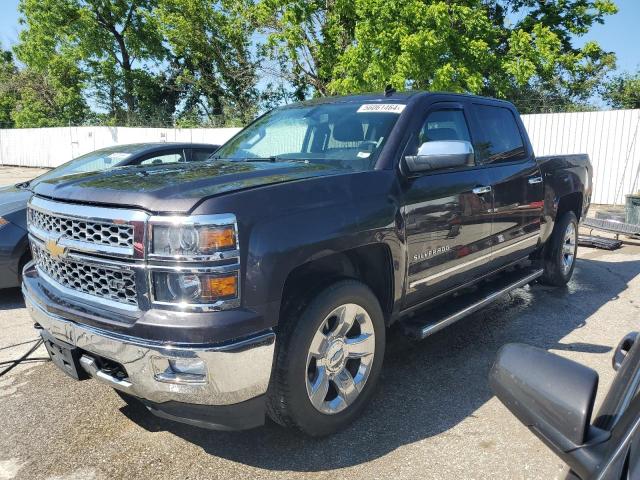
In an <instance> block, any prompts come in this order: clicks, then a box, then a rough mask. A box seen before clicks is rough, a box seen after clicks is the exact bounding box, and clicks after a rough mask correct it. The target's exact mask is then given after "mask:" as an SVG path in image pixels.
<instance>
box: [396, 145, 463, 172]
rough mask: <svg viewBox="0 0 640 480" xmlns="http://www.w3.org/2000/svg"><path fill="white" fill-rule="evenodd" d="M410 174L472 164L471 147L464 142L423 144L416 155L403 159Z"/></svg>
mask: <svg viewBox="0 0 640 480" xmlns="http://www.w3.org/2000/svg"><path fill="white" fill-rule="evenodd" d="M405 162H406V165H407V168H408V169H409V171H410V172H414V173H415V172H424V171H427V170H439V169H443V168H456V167H464V166H471V165H473V164H474V151H473V146H472V145H471V143H470V142H467V141H466V140H438V141H433V142H424V143H423V144H422V145H420V148H419V149H418V153H417V155H410V156H406V157H405Z"/></svg>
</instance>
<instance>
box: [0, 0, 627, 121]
mask: <svg viewBox="0 0 640 480" xmlns="http://www.w3.org/2000/svg"><path fill="white" fill-rule="evenodd" d="M19 10H20V14H21V22H22V24H23V25H24V29H23V30H22V31H21V33H20V38H19V43H18V45H16V46H15V48H14V53H15V55H16V57H17V61H18V62H19V63H18V62H17V61H16V59H14V58H13V55H12V53H11V52H3V51H2V50H0V95H1V97H0V122H1V124H2V125H7V126H43V125H60V124H67V123H73V124H82V123H87V122H97V123H101V124H108V125H146V126H165V125H179V126H185V127H186V126H199V125H207V126H231V125H233V126H235V125H244V124H246V123H247V122H248V121H249V120H250V119H251V118H253V117H255V115H256V114H258V113H259V112H260V111H263V110H264V109H267V108H271V107H273V106H275V105H278V104H281V103H284V102H288V101H290V100H292V99H293V100H303V99H306V98H308V97H309V96H320V95H328V94H346V93H358V92H363V91H382V90H383V89H384V88H385V86H386V85H389V84H391V85H393V86H394V87H395V88H396V89H399V90H401V89H408V88H415V89H426V90H447V91H455V92H467V93H475V94H482V95H489V96H495V97H499V98H507V99H510V100H512V101H514V102H515V103H516V105H517V106H518V107H519V108H520V109H521V110H522V111H523V112H526V113H529V112H536V111H553V110H558V109H563V110H572V109H583V108H588V103H589V101H591V99H592V98H593V96H594V94H595V93H596V92H597V91H598V88H599V85H601V84H602V83H603V82H604V80H605V78H606V77H607V75H609V74H610V72H611V70H612V69H613V68H615V56H614V55H613V54H612V53H609V52H605V51H604V50H603V49H602V48H601V47H600V46H599V45H598V44H597V43H595V42H586V43H584V44H583V45H582V46H580V47H579V46H577V45H576V44H577V42H578V40H577V39H578V37H581V36H584V35H585V34H587V33H588V32H589V31H590V29H591V28H592V26H593V25H595V24H599V23H603V22H604V20H605V18H606V16H607V15H610V14H613V13H615V12H616V11H617V9H616V6H615V5H614V3H613V1H612V0H562V1H542V0H20V3H19ZM638 82H639V80H638V76H637V75H636V76H635V77H631V76H628V75H627V76H619V77H614V78H613V79H612V80H611V81H609V82H608V83H607V84H606V88H604V89H603V90H602V95H603V96H604V98H605V99H606V100H607V101H608V102H609V104H610V105H612V106H619V105H637V103H634V101H635V102H637V98H638V95H637V89H638V87H637V85H638ZM634 92H635V93H634ZM634 99H636V100H634ZM629 102H630V103H629ZM89 105H90V106H91V107H92V108H89Z"/></svg>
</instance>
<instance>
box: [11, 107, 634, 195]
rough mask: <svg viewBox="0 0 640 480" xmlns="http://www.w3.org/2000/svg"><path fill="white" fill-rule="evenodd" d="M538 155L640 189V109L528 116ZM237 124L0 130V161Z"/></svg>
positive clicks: (197, 134) (209, 136) (206, 138)
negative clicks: (576, 161) (587, 162)
mask: <svg viewBox="0 0 640 480" xmlns="http://www.w3.org/2000/svg"><path fill="white" fill-rule="evenodd" d="M522 119H523V121H524V124H525V126H526V128H527V131H528V132H529V137H530V138H531V142H532V143H533V147H534V150H535V152H536V154H537V155H553V154H569V153H588V154H589V156H590V157H591V162H592V163H593V167H594V195H593V198H592V201H593V202H594V203H606V204H615V203H617V204H622V203H624V195H625V194H628V193H632V192H635V191H637V190H638V189H640V181H639V178H638V176H639V173H640V146H638V143H639V142H640V138H639V136H640V110H611V111H602V112H576V113H549V114H537V115H523V116H522ZM238 130H239V129H238V128H185V129H178V128H128V127H60V128H33V129H31V128H28V129H10V130H0V165H18V166H26V167H56V166H58V165H60V164H62V163H64V162H66V161H67V160H70V159H71V158H75V157H77V156H79V155H82V154H84V153H87V152H91V151H93V150H97V149H99V148H104V147H108V146H112V145H118V144H125V143H138V142H193V143H214V144H221V143H224V142H225V141H227V140H228V139H229V138H231V136H233V135H234V134H235V133H236V132H237V131H238Z"/></svg>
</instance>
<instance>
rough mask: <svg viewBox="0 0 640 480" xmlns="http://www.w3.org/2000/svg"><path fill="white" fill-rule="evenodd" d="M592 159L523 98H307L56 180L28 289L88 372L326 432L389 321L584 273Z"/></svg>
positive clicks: (125, 386) (64, 349) (128, 387)
mask: <svg viewBox="0 0 640 480" xmlns="http://www.w3.org/2000/svg"><path fill="white" fill-rule="evenodd" d="M591 173H592V172H591V166H590V163H589V159H588V157H587V156H586V155H569V156H566V155H565V156H556V157H545V158H536V157H535V155H534V153H533V150H532V148H531V144H530V142H529V139H528V137H527V133H526V131H525V129H524V126H523V124H522V122H521V120H520V117H519V115H518V112H517V111H516V109H515V108H514V107H513V105H511V104H510V103H508V102H504V101H497V100H492V99H488V98H480V97H473V96H465V95H454V94H435V93H424V92H409V93H393V92H388V93H386V94H384V95H382V94H380V95H362V96H352V97H336V98H326V99H318V100H314V101H310V102H305V103H300V104H295V105H289V106H286V107H282V108H278V109H275V110H273V111H271V112H268V113H267V114H265V115H263V116H262V117H260V118H258V119H257V120H256V121H254V122H253V123H252V124H251V125H249V126H248V127H247V128H245V129H244V130H242V131H241V132H239V133H238V134H237V135H236V136H235V137H233V138H232V139H231V140H230V141H229V142H227V143H226V144H225V145H223V146H222V147H221V148H220V149H219V150H218V151H217V152H216V154H215V156H214V158H212V159H211V160H210V161H209V162H207V163H204V164H199V165H173V166H139V167H127V168H124V169H118V170H117V171H110V172H102V173H92V174H80V175H75V176H70V177H65V178H62V179H52V180H49V181H43V182H39V183H38V185H37V186H36V187H35V195H34V196H33V198H32V199H31V202H30V207H29V211H28V227H29V232H30V240H31V248H32V251H33V258H34V261H33V262H32V263H30V264H28V265H27V266H26V268H25V271H24V275H23V291H24V295H25V299H26V303H27V306H28V308H29V309H30V311H31V314H32V315H33V318H34V320H35V322H36V327H37V328H40V329H41V334H42V336H43V338H44V340H45V344H46V346H47V348H48V350H49V353H50V355H51V357H52V359H53V360H54V362H56V364H58V365H59V366H60V368H62V369H63V370H65V371H66V372H67V373H69V374H70V375H71V376H73V377H75V378H77V379H84V378H89V377H93V378H94V379H96V380H98V381H100V382H103V383H106V384H107V385H110V386H112V387H113V388H114V389H116V390H117V391H118V392H119V393H120V394H121V395H122V396H123V397H124V398H126V399H128V400H131V401H133V400H135V399H137V400H140V401H142V402H143V403H144V404H145V405H146V406H147V408H148V409H149V410H150V411H152V412H153V413H155V414H157V415H160V416H163V417H166V418H171V419H174V420H178V421H183V422H187V423H190V424H194V425H199V426H205V427H211V428H232V429H239V428H250V427H255V426H258V425H261V424H262V423H263V422H264V419H265V414H266V413H268V414H269V416H270V417H271V418H273V419H274V420H275V421H276V422H278V423H280V424H283V425H286V426H291V427H296V428H298V429H300V430H302V431H303V432H306V433H308V434H311V435H325V434H329V433H332V432H334V431H336V430H338V429H340V428H342V427H344V426H345V425H347V424H348V423H349V422H351V421H352V420H353V419H354V418H356V417H357V416H358V415H359V414H360V413H361V411H362V410H363V408H364V407H365V405H366V404H367V402H368V401H369V399H370V398H371V394H372V392H373V389H374V387H375V385H376V383H377V382H378V380H379V376H380V370H381V367H382V361H383V358H384V350H385V332H386V329H387V327H389V326H390V325H391V324H394V323H396V322H397V323H399V325H400V326H401V328H402V330H403V331H404V332H406V333H407V334H408V335H410V336H412V337H415V338H424V337H426V336H427V335H430V334H432V333H434V332H436V331H438V330H439V329H441V328H443V327H445V326H446V325H449V324H451V323H452V322H454V321H456V320H458V319H460V318H462V317H463V316H465V315H467V314H469V313H470V312H473V311H475V310H477V309H479V308H481V307H483V306H484V305H486V304H488V303H489V302H491V301H493V300H494V299H495V298H497V297H498V296H499V295H501V294H504V293H505V292H508V291H509V290H511V289H514V288H518V287H520V286H523V285H526V284H527V283H530V282H532V281H534V280H536V279H539V280H540V281H543V282H545V283H548V284H552V285H558V286H562V285H564V284H566V283H567V282H568V281H569V279H570V277H571V275H572V272H573V269H574V266H575V255H576V243H577V242H576V239H577V228H578V222H579V221H580V219H581V218H583V217H584V216H585V214H586V211H587V208H588V207H589V203H590V198H591ZM453 295H455V297H452V296H453ZM443 299H445V300H446V301H443ZM418 309H420V312H421V313H420V314H419V315H416V314H414V313H415V312H416V311H418ZM407 381H410V380H409V379H407ZM137 400H136V401H137Z"/></svg>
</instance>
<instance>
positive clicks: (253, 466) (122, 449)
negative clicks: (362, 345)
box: [0, 245, 640, 479]
mask: <svg viewBox="0 0 640 480" xmlns="http://www.w3.org/2000/svg"><path fill="white" fill-rule="evenodd" d="M580 257H581V258H580V261H579V263H578V265H577V268H576V273H575V276H574V279H573V280H572V282H571V283H570V284H569V286H568V288H566V289H553V288H547V287H543V286H540V285H534V286H532V287H526V288H523V289H519V290H517V291H516V292H514V293H513V294H511V295H510V296H508V297H505V298H504V299H502V300H501V301H499V302H498V303H496V304H494V305H493V306H492V307H490V308H488V309H486V310H484V311H482V312H478V313H476V314H474V315H472V316H470V317H467V318H466V319H464V320H462V321H460V322H458V323H457V324H455V325H453V326H451V327H449V328H448V329H446V330H444V331H442V332H440V333H438V334H436V335H434V336H433V337H430V338H428V339H427V340H425V341H423V342H420V343H413V342H410V341H408V340H406V339H404V338H403V337H401V336H400V335H399V334H397V333H394V332H392V333H391V335H390V339H389V346H388V352H387V356H386V359H385V366H384V368H383V374H382V379H381V380H382V381H381V385H380V388H379V389H378V390H377V393H376V395H375V396H374V400H373V404H372V405H371V406H370V407H369V408H368V410H367V411H366V412H365V414H364V416H363V417H362V418H361V419H359V420H358V421H357V422H356V423H355V424H354V425H353V426H352V427H350V428H349V429H347V430H346V431H344V432H342V433H339V434H337V435H334V436H332V437H329V438H325V439H319V440H317V439H309V438H305V437H302V436H300V435H297V434H295V433H293V432H290V431H287V430H284V429H281V428H280V427H278V426H276V425H273V424H271V423H269V424H267V425H266V426H265V427H263V428H259V429H256V430H253V431H249V432H235V433H224V432H212V431H207V430H201V429H197V428H193V427H188V426H183V425H180V424H177V423H173V422H170V421H165V420H162V419H159V418H156V417H154V416H152V415H151V414H149V413H147V412H146V411H144V410H143V409H141V408H137V407H131V406H126V405H125V404H124V403H123V402H122V401H121V400H120V399H119V397H117V396H116V395H115V393H113V392H112V391H111V390H110V389H109V388H107V387H104V386H102V385H99V384H98V383H96V382H94V381H85V382H75V381H73V380H72V379H70V378H68V377H66V376H65V375H64V374H63V373H61V372H60V371H58V370H57V369H56V368H55V367H54V366H53V365H52V364H51V363H38V364H31V365H23V366H20V367H19V368H16V369H15V370H14V371H12V372H10V373H9V374H8V375H7V376H5V377H3V378H1V379H0V432H2V434H1V435H0V479H9V478H29V479H45V478H48V479H108V478H128V479H136V478H166V479H174V478H190V479H196V478H234V479H235V478H251V479H254V478H277V479H283V478H286V479H289V478H331V477H333V478H350V479H360V478H362V479H377V478H391V477H392V478H394V479H399V478H407V479H408V478H411V479H414V478H437V479H460V478H465V479H467V478H468V479H474V478H478V479H479V478H492V479H524V478H526V479H552V478H558V477H559V476H560V475H561V472H562V469H563V465H562V463H561V461H560V460H559V459H557V458H556V457H555V456H554V455H553V454H552V453H550V452H549V451H548V450H547V449H546V448H545V447H544V446H543V445H542V443H540V442H539V441H538V440H537V439H536V438H535V437H534V436H533V435H532V434H531V433H530V432H529V431H528V430H527V429H526V428H524V427H523V426H521V425H520V424H519V423H518V422H517V421H516V420H515V418H514V417H512V416H511V415H510V414H509V413H508V411H507V410H506V409H505V408H504V407H503V406H502V404H501V403H500V402H498V401H497V400H496V398H495V397H493V396H492V394H491V392H490V391H489V388H488V386H487V374H488V371H489V368H490V366H491V363H492V361H493V359H494V358H495V354H496V352H497V350H498V349H499V348H500V346H502V345H503V344H505V343H507V342H526V343H530V344H533V345H537V346H539V347H542V348H545V349H548V350H550V351H552V352H555V353H558V354H560V355H563V356H566V357H568V358H571V359H574V360H577V361H579V362H582V363H584V364H586V365H588V366H590V367H592V368H594V369H596V370H597V371H598V372H599V373H600V378H601V384H600V385H601V386H600V394H599V397H598V401H601V400H602V396H603V393H604V392H605V391H606V387H608V385H609V384H610V382H611V380H612V378H613V374H614V372H613V370H612V369H611V354H612V348H613V347H615V345H617V343H618V341H619V340H620V338H621V337H622V336H623V335H624V334H626V333H627V332H629V331H631V330H633V329H636V330H637V329H638V325H639V320H640V310H639V304H640V300H639V299H640V276H639V275H638V274H639V273H640V247H638V246H629V245H627V246H625V247H624V248H623V249H621V250H618V251H616V252H605V251H599V250H590V249H582V250H581V252H580ZM35 335H36V334H35V332H34V331H33V330H32V329H31V322H30V321H29V319H28V316H27V314H26V312H25V310H24V308H23V307H22V302H21V300H20V297H19V292H18V291H17V290H14V291H4V292H1V291H0V348H1V350H0V361H2V360H3V359H7V358H12V357H15V356H17V355H18V354H19V353H20V352H23V351H26V349H28V347H29V345H21V346H18V347H13V348H11V349H7V348H6V347H7V346H8V345H12V344H14V343H19V342H22V341H26V340H29V339H31V338H35ZM36 355H37V356H39V355H40V353H36Z"/></svg>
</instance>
